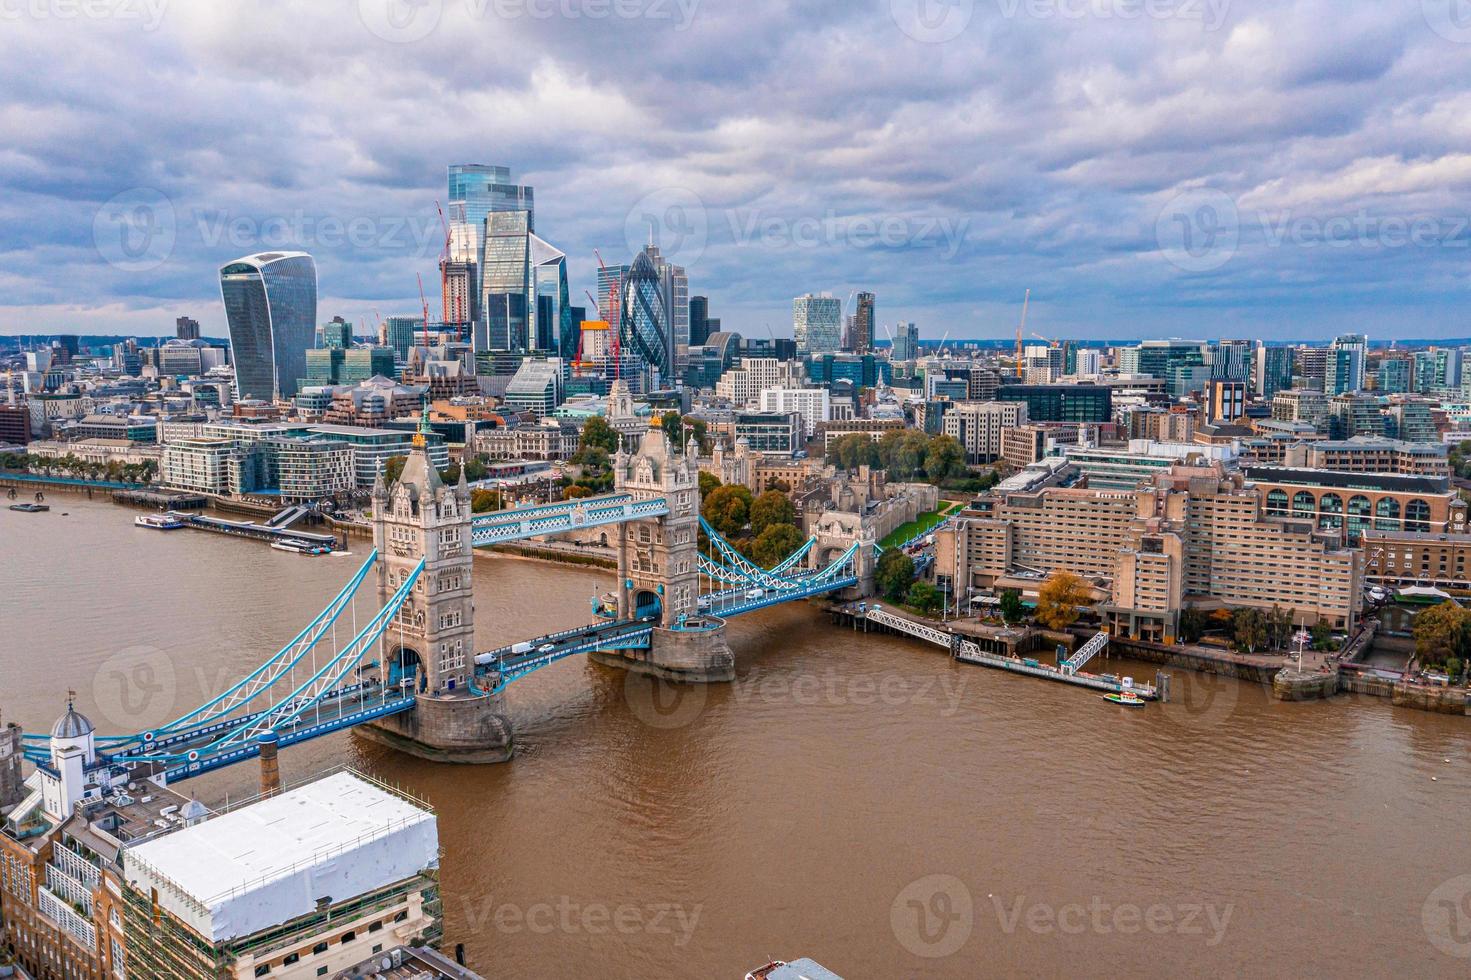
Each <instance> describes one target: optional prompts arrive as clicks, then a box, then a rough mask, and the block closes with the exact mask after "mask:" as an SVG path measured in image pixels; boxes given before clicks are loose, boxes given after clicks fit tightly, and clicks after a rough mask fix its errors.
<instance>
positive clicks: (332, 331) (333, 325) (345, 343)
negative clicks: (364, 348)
mask: <svg viewBox="0 0 1471 980" xmlns="http://www.w3.org/2000/svg"><path fill="white" fill-rule="evenodd" d="M322 346H323V347H327V348H337V349H339V350H346V349H347V348H349V347H351V346H352V324H351V323H348V322H347V321H346V320H344V319H343V318H342V317H340V316H334V317H333V318H332V319H331V320H330V321H328V322H327V323H324V324H322Z"/></svg>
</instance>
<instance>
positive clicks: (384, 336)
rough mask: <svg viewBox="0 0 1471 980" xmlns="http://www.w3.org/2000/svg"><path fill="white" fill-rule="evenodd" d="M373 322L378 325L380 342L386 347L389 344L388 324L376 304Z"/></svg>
mask: <svg viewBox="0 0 1471 980" xmlns="http://www.w3.org/2000/svg"><path fill="white" fill-rule="evenodd" d="M373 322H374V323H376V324H377V325H378V343H380V344H382V345H383V346H385V347H386V346H387V345H388V324H386V323H384V322H383V317H382V315H381V314H380V313H379V312H378V307H376V306H375V307H373Z"/></svg>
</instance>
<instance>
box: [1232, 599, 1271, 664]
mask: <svg viewBox="0 0 1471 980" xmlns="http://www.w3.org/2000/svg"><path fill="white" fill-rule="evenodd" d="M1231 630H1232V637H1233V639H1235V641H1236V649H1238V650H1241V651H1242V652H1244V653H1247V654H1255V653H1256V652H1257V651H1258V650H1264V649H1266V648H1267V647H1268V645H1269V644H1270V643H1271V636H1272V630H1271V623H1270V622H1269V621H1268V616H1267V614H1265V613H1263V612H1262V611H1261V610H1260V609H1238V610H1236V613H1235V614H1234V615H1233V616H1232V618H1231Z"/></svg>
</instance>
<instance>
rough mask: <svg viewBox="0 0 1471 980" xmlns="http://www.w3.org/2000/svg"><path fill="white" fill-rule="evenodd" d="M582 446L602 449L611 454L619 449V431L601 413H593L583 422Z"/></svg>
mask: <svg viewBox="0 0 1471 980" xmlns="http://www.w3.org/2000/svg"><path fill="white" fill-rule="evenodd" d="M579 446H580V448H582V449H588V448H595V449H601V450H602V451H603V452H605V453H608V454H609V455H611V454H613V453H616V452H617V451H618V433H617V432H615V431H613V427H612V426H611V425H609V424H608V420H607V419H605V418H603V417H602V416H601V415H592V416H589V417H588V420H587V421H586V422H584V423H582V441H581V442H580V443H579Z"/></svg>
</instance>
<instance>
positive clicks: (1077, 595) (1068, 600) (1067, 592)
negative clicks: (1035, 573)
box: [1037, 569, 1089, 630]
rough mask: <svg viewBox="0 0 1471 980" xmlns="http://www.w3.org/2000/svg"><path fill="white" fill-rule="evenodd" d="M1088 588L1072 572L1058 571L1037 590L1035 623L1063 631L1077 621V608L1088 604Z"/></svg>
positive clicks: (1048, 577)
mask: <svg viewBox="0 0 1471 980" xmlns="http://www.w3.org/2000/svg"><path fill="white" fill-rule="evenodd" d="M1088 599H1089V596H1088V587H1087V585H1085V584H1084V583H1083V580H1082V579H1080V578H1078V576H1076V575H1074V574H1073V573H1072V572H1069V571H1065V570H1063V569H1058V570H1057V571H1055V572H1053V573H1052V574H1051V575H1049V576H1047V581H1045V582H1043V583H1042V587H1041V588H1040V589H1038V590H1037V622H1039V623H1041V624H1042V625H1043V626H1045V627H1047V628H1048V629H1051V630H1065V629H1067V628H1068V627H1069V626H1071V625H1073V624H1074V623H1076V622H1077V621H1078V615H1079V612H1078V607H1079V606H1082V605H1086V604H1087V603H1088Z"/></svg>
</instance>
